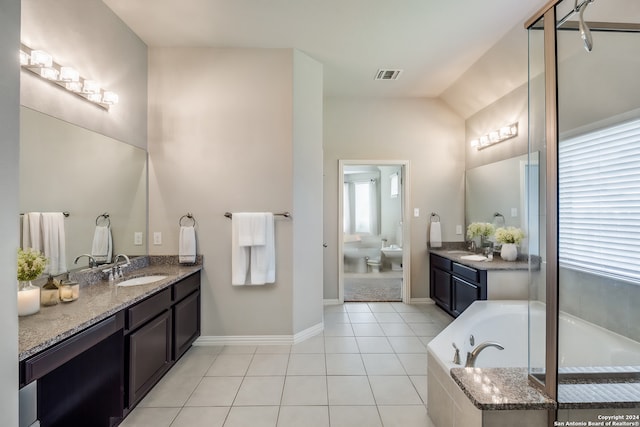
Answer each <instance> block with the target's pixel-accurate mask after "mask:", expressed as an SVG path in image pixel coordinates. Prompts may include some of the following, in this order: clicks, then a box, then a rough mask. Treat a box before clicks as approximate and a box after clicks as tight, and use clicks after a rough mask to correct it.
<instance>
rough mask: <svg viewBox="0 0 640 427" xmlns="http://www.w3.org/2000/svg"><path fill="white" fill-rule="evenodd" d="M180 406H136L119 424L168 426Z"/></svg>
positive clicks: (130, 426)
mask: <svg viewBox="0 0 640 427" xmlns="http://www.w3.org/2000/svg"><path fill="white" fill-rule="evenodd" d="M178 412H180V408H136V409H135V411H133V412H132V413H130V414H129V416H128V417H127V418H125V420H124V421H123V422H122V423H121V424H120V425H121V426H122V427H149V426H153V427H169V426H170V425H171V423H172V422H173V420H174V419H175V418H176V416H177V415H178Z"/></svg>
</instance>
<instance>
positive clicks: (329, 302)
mask: <svg viewBox="0 0 640 427" xmlns="http://www.w3.org/2000/svg"><path fill="white" fill-rule="evenodd" d="M336 304H342V303H341V302H340V300H339V299H337V298H336V299H326V300H324V305H336Z"/></svg>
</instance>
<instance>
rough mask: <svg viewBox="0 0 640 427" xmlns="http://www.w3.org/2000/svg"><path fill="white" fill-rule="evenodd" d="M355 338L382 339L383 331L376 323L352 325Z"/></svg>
mask: <svg viewBox="0 0 640 427" xmlns="http://www.w3.org/2000/svg"><path fill="white" fill-rule="evenodd" d="M351 327H352V328H353V334H354V335H355V336H356V337H383V336H385V335H384V331H383V330H382V328H381V327H380V325H378V324H376V323H354V324H353V325H351Z"/></svg>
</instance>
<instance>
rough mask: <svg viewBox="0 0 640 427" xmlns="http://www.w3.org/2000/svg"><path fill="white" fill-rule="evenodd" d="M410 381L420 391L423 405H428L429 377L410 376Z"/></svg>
mask: <svg viewBox="0 0 640 427" xmlns="http://www.w3.org/2000/svg"><path fill="white" fill-rule="evenodd" d="M409 379H410V380H411V382H412V383H413V386H414V387H415V388H416V390H417V391H418V394H419V395H420V399H422V403H424V404H425V405H426V404H427V377H426V375H409Z"/></svg>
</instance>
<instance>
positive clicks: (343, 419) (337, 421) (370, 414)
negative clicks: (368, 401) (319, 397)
mask: <svg viewBox="0 0 640 427" xmlns="http://www.w3.org/2000/svg"><path fill="white" fill-rule="evenodd" d="M329 420H330V421H331V427H382V421H380V415H379V414H378V408H377V407H375V406H330V407H329Z"/></svg>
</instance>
